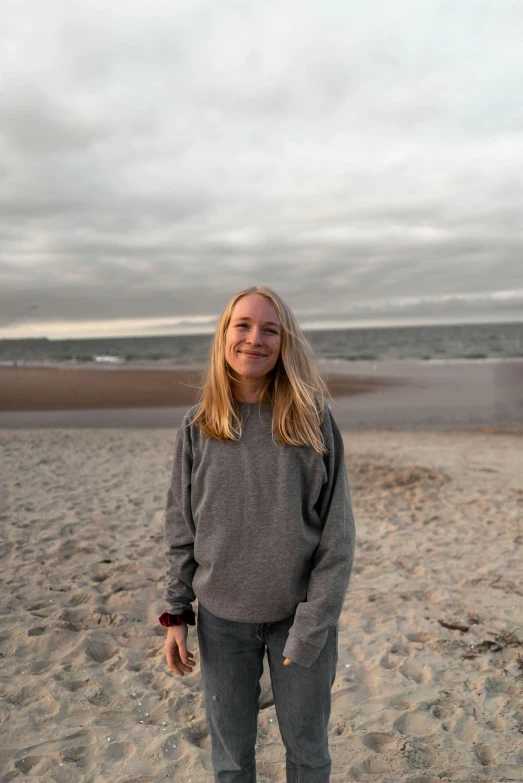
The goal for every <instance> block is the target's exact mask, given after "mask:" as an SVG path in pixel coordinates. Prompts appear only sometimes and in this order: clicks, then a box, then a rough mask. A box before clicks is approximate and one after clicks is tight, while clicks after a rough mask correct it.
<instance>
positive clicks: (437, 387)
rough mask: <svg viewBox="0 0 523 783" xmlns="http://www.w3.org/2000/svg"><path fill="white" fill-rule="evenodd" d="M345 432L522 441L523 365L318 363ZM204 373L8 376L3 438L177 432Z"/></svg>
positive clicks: (10, 371)
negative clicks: (491, 430) (482, 432)
mask: <svg viewBox="0 0 523 783" xmlns="http://www.w3.org/2000/svg"><path fill="white" fill-rule="evenodd" d="M321 372H322V375H323V377H324V379H325V381H326V383H327V386H328V389H329V391H330V393H331V395H332V397H333V399H332V401H331V403H332V404H331V407H332V411H333V413H334V415H335V417H336V421H337V422H338V424H339V426H340V427H342V428H343V429H347V430H371V429H376V430H379V429H393V430H417V429H419V430H444V429H447V430H454V429H476V430H477V429H480V428H484V427H497V428H498V429H505V430H510V431H514V430H518V431H520V432H522V431H523V398H522V396H521V392H520V390H521V388H522V384H523V361H522V360H516V359H514V360H509V359H507V360H504V361H482V362H480V361H478V362H474V361H466V362H446V363H443V364H441V363H438V362H415V361H406V360H404V361H381V362H379V363H377V364H373V363H372V362H336V361H332V362H325V361H323V362H322V365H321ZM202 383H203V369H202V368H194V367H186V368H178V369H172V368H168V367H163V368H161V369H160V368H152V367H133V368H130V367H125V368H122V367H112V368H106V367H100V366H98V367H96V366H95V367H93V366H87V367H84V366H82V367H81V368H78V367H77V366H74V367H72V366H67V365H66V366H61V367H2V368H0V429H22V428H23V429H36V428H39V429H42V428H48V429H56V428H60V429H65V428H82V429H86V428H98V427H101V428H126V429H137V428H146V429H147V428H152V427H158V428H160V429H168V428H171V427H178V426H179V425H180V423H181V421H182V418H183V416H184V414H185V412H186V410H187V408H188V407H189V406H190V405H192V404H193V403H195V402H196V401H197V398H198V396H199V390H200V388H201V386H202Z"/></svg>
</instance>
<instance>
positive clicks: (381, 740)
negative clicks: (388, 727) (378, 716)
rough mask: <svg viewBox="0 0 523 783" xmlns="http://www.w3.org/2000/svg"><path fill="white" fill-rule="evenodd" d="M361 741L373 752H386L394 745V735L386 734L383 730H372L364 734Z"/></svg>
mask: <svg viewBox="0 0 523 783" xmlns="http://www.w3.org/2000/svg"><path fill="white" fill-rule="evenodd" d="M362 741H363V744H364V745H365V747H366V748H370V749H371V750H373V751H374V752H375V753H388V752H389V751H390V750H393V748H394V747H395V745H396V740H395V738H394V735H393V734H387V733H386V732H384V731H373V732H371V733H370V734H365V736H364V737H363V740H362Z"/></svg>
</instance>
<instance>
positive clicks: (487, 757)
mask: <svg viewBox="0 0 523 783" xmlns="http://www.w3.org/2000/svg"><path fill="white" fill-rule="evenodd" d="M474 755H475V756H476V758H477V760H478V761H479V763H480V764H482V765H483V766H484V767H488V765H489V764H495V763H496V762H497V760H498V757H497V754H496V751H495V750H494V748H491V747H490V745H483V744H481V743H478V744H477V745H475V747H474Z"/></svg>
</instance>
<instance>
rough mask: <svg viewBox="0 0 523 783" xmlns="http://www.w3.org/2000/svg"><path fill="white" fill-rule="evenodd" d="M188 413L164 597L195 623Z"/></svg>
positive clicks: (170, 505)
mask: <svg viewBox="0 0 523 783" xmlns="http://www.w3.org/2000/svg"><path fill="white" fill-rule="evenodd" d="M187 420H188V414H186V415H185V416H184V419H183V422H182V424H181V425H180V427H179V428H178V432H177V434H176V441H175V445H174V456H173V467H172V474H171V481H170V485H169V489H168V491H167V502H166V507H165V534H164V540H165V547H166V549H165V555H166V562H167V587H166V589H165V593H164V598H165V600H166V601H167V603H168V604H169V610H168V611H169V613H170V614H179V615H181V616H182V617H183V618H184V619H185V620H187V622H188V623H189V624H190V625H194V624H195V615H194V610H193V609H192V607H191V602H192V601H194V600H195V598H196V596H195V594H194V592H193V589H192V580H193V576H194V572H195V571H196V566H197V563H196V561H195V559H194V535H195V525H194V521H193V518H192V513H191V469H192V462H193V456H192V444H191V434H190V426H189V425H188V424H187Z"/></svg>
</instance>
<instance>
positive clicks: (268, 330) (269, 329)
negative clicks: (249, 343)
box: [236, 323, 278, 334]
mask: <svg viewBox="0 0 523 783" xmlns="http://www.w3.org/2000/svg"><path fill="white" fill-rule="evenodd" d="M236 326H237V327H238V328H239V327H240V326H246V327H247V328H249V324H245V323H244V324H236ZM266 331H267V332H272V333H273V334H278V332H277V331H276V329H271V328H270V327H267V330H266Z"/></svg>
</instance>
